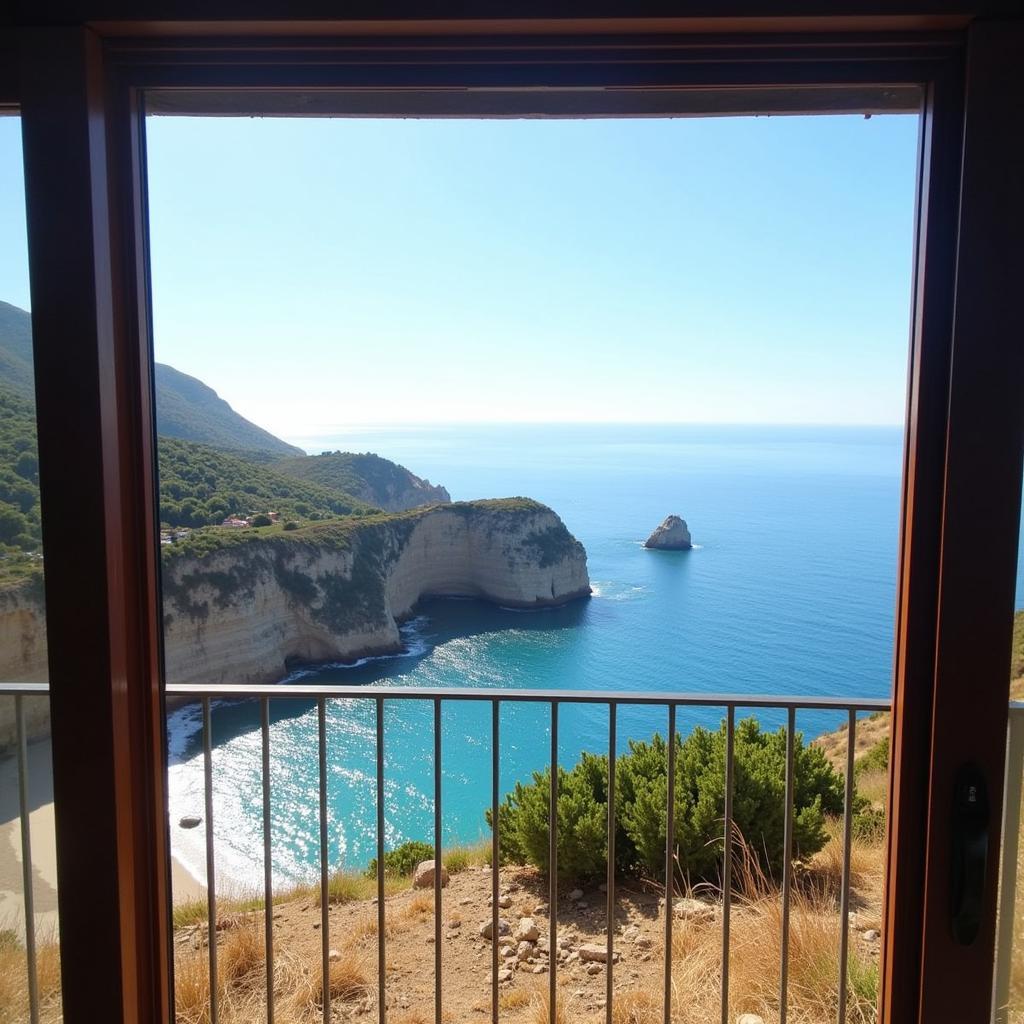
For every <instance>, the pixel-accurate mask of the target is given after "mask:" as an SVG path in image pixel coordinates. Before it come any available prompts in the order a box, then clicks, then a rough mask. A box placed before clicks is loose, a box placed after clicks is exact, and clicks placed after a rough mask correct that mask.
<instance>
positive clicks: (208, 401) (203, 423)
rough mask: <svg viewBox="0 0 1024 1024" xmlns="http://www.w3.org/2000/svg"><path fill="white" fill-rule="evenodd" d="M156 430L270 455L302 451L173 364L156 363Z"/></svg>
mask: <svg viewBox="0 0 1024 1024" xmlns="http://www.w3.org/2000/svg"><path fill="white" fill-rule="evenodd" d="M154 370H155V373H154V376H155V383H156V432H157V433H158V434H159V435H160V436H161V437H177V438H181V439H182V440H184V441H197V442H199V443H201V444H208V445H213V446H214V447H215V448H224V449H227V450H230V451H242V452H260V453H267V454H272V455H298V456H303V455H304V454H305V453H304V452H303V451H302V449H301V448H296V447H295V446H294V445H290V444H288V443H287V442H285V441H282V440H281V439H280V438H279V437H274V435H273V434H271V433H269V432H268V431H266V430H264V429H263V428H262V427H257V426H256V424H255V423H250V422H249V421H248V420H247V419H245V417H244V416H239V415H238V413H237V412H235V410H234V409H232V408H231V406H230V405H228V403H227V402H225V401H224V399H223V398H221V397H220V396H219V395H218V394H217V392H216V391H214V390H213V388H211V387H207V386H206V385H205V384H204V383H203V382H202V381H201V380H196V378H195V377H190V376H189V375H188V374H187V373H182V372H181V371H180V370H175V369H174V367H173V366H167V365H166V364H164V363H157V364H156V365H155V367H154Z"/></svg>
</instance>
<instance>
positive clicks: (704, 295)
mask: <svg viewBox="0 0 1024 1024" xmlns="http://www.w3.org/2000/svg"><path fill="white" fill-rule="evenodd" d="M18 130H19V129H18V122H17V120H16V119H13V118H7V119H0V298H2V299H5V300H7V301H10V302H14V303H15V304H16V305H20V306H23V307H26V308H27V307H28V305H29V297H28V280H27V269H26V262H27V261H26V256H25V243H24V208H23V184H22V180H21V164H20V160H21V157H20V144H19V139H18ZM916 148H917V119H916V118H915V117H911V116H885V117H882V116H875V117H872V118H863V117H855V116H846V117H838V116H837V117H772V118H767V117H766V118H712V119H677V120H665V119H649V120H642V119H626V120H589V121H525V120H509V121H467V120H378V119H365V120H355V119H324V120H320V119H249V118H247V119H220V118H218V119H196V118H150V119H149V121H148V123H147V158H148V167H149V205H150V225H151V247H152V287H153V308H154V345H155V350H156V357H157V359H158V360H160V361H162V362H168V363H171V364H172V365H173V366H175V367H177V368H178V369H180V370H183V371H184V372H186V373H190V374H192V375H194V376H197V377H199V378H200V379H202V380H203V381H205V382H206V383H208V384H209V385H211V386H212V387H214V388H215V389H216V390H217V391H218V392H219V393H220V395H221V396H222V397H223V398H226V399H227V400H228V401H229V402H230V403H231V404H232V405H233V406H234V407H235V408H236V409H237V410H238V411H239V412H241V413H242V414H243V415H245V416H247V417H248V418H250V419H252V420H255V421H256V422H258V423H259V424H260V425H262V426H265V427H267V428H268V429H270V430H271V431H273V432H274V433H276V434H278V435H280V436H283V437H286V438H289V437H291V438H299V437H302V438H308V437H313V436H317V435H331V434H332V433H337V432H338V429H339V428H342V427H344V426H346V425H352V424H403V423H437V422H443V423H455V422H465V421H478V422H501V421H534V422H554V421H575V422H586V421H599V422H699V423H842V424H898V423H902V421H903V417H904V407H905V390H906V363H907V339H908V331H909V318H910V276H911V261H912V252H913V231H912V228H913V210H914V186H915V180H914V179H915V162H916Z"/></svg>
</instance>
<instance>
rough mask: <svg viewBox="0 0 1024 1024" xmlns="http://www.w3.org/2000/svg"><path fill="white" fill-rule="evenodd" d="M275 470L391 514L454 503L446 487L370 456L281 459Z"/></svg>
mask: <svg viewBox="0 0 1024 1024" xmlns="http://www.w3.org/2000/svg"><path fill="white" fill-rule="evenodd" d="M274 468H275V469H277V470H278V471H279V472H281V473H284V474H286V475H287V476H292V477H295V478H296V479H299V480H307V481H310V482H312V483H316V484H320V485H321V486H323V487H330V488H333V489H334V490H338V491H344V492H346V493H347V494H353V495H356V496H357V497H359V498H361V499H362V500H363V501H365V502H368V503H369V504H371V505H376V506H378V507H379V508H383V509H386V510H388V511H400V510H402V509H405V508H411V507H416V506H419V505H435V504H438V503H439V502H447V501H450V500H451V498H450V497H449V495H448V492H447V491H446V490H445V489H444V488H443V487H436V486H433V485H431V484H430V483H429V482H428V481H426V480H421V479H420V478H419V477H418V476H416V475H415V474H414V473H411V472H409V470H407V469H406V468H405V467H404V466H399V465H398V464H397V463H395V462H391V461H389V460H388V459H382V458H381V457H380V456H379V455H372V454H370V453H365V454H361V455H357V454H354V453H353V452H322V453H321V454H320V455H306V456H304V457H303V458H300V459H279V460H278V461H276V462H275V463H274Z"/></svg>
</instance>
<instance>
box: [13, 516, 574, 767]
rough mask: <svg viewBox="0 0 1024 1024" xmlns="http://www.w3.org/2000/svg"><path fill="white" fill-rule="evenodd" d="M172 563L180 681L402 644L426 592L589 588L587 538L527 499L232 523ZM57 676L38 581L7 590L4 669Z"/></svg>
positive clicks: (32, 711)
mask: <svg viewBox="0 0 1024 1024" xmlns="http://www.w3.org/2000/svg"><path fill="white" fill-rule="evenodd" d="M209 536H210V535H207V537H209ZM217 545H219V546H217ZM163 572H164V637H165V645H164V650H165V659H166V673H167V681H168V682H172V683H272V682H276V681H277V680H278V679H280V678H281V677H282V676H283V675H284V674H285V673H286V672H287V671H288V669H289V667H290V666H293V665H294V664H295V663H296V662H310V661H328V660H339V661H347V660H351V659H354V658H358V657H363V656H365V655H372V654H387V653H390V652H393V651H397V650H399V648H400V645H401V638H400V636H399V632H398V624H399V622H401V621H402V619H403V618H405V617H407V616H408V615H410V614H411V612H412V610H413V608H414V607H415V605H416V602H417V601H419V600H420V598H422V597H428V596H431V597H441V596H458V597H478V598H483V599H485V600H489V601H493V602H495V603H496V604H501V605H506V606H509V607H515V608H541V607H544V606H547V605H555V604H562V603H564V602H566V601H569V600H572V599H573V598H576V597H582V596H584V595H586V594H589V593H590V579H589V577H588V575H587V555H586V552H585V551H584V549H583V545H582V544H580V542H579V541H577V540H576V539H575V538H574V537H573V536H572V535H571V534H570V533H569V531H568V530H567V529H566V528H565V525H564V524H563V523H562V521H561V519H559V518H558V516H557V515H555V513H554V512H552V511H551V509H549V508H547V507H546V506H544V505H541V504H539V503H537V502H534V501H529V500H527V499H523V498H514V499H506V500H496V501H478V502H467V503H458V504H454V505H444V506H440V507H434V508H427V509H420V510H414V511H411V512H405V513H402V514H399V515H383V514H382V515H379V516H368V517H365V518H360V519H351V520H342V521H339V522H335V523H325V524H322V525H318V526H312V527H309V528H307V529H304V530H297V531H294V532H291V533H286V532H280V533H272V534H271V533H268V534H261V533H260V532H258V531H255V530H253V531H238V532H237V533H227V532H225V533H223V534H218V535H217V536H216V543H215V546H214V547H213V549H212V550H209V549H207V550H203V549H202V547H200V548H198V549H189V548H188V547H185V548H183V549H182V550H181V551H180V552H178V551H173V550H172V551H171V552H170V553H169V554H168V556H167V558H166V559H165V562H164V570H163ZM46 678H47V666H46V619H45V614H44V607H43V595H42V590H41V587H38V586H35V587H22V588H20V589H16V590H8V591H0V679H4V680H12V681H20V682H36V681H42V680H45V679H46ZM13 704H14V702H13V701H0V749H3V748H6V747H10V746H11V745H12V744H13V742H14V735H15V734H14V727H15V726H14V707H13ZM26 713H27V720H28V725H29V733H30V735H31V736H39V735H45V734H46V732H47V731H48V729H49V716H48V709H47V707H46V702H45V701H43V700H36V699H32V700H30V701H28V702H26Z"/></svg>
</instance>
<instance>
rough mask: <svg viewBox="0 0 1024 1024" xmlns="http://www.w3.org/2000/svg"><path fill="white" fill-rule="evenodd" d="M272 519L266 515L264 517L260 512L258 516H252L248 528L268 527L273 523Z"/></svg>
mask: <svg viewBox="0 0 1024 1024" xmlns="http://www.w3.org/2000/svg"><path fill="white" fill-rule="evenodd" d="M273 521H274V520H273V519H271V518H270V516H268V515H264V514H263V513H262V512H261V513H260V514H259V515H256V516H253V517H252V519H250V520H249V525H250V526H270V525H271V524H272V523H273Z"/></svg>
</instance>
